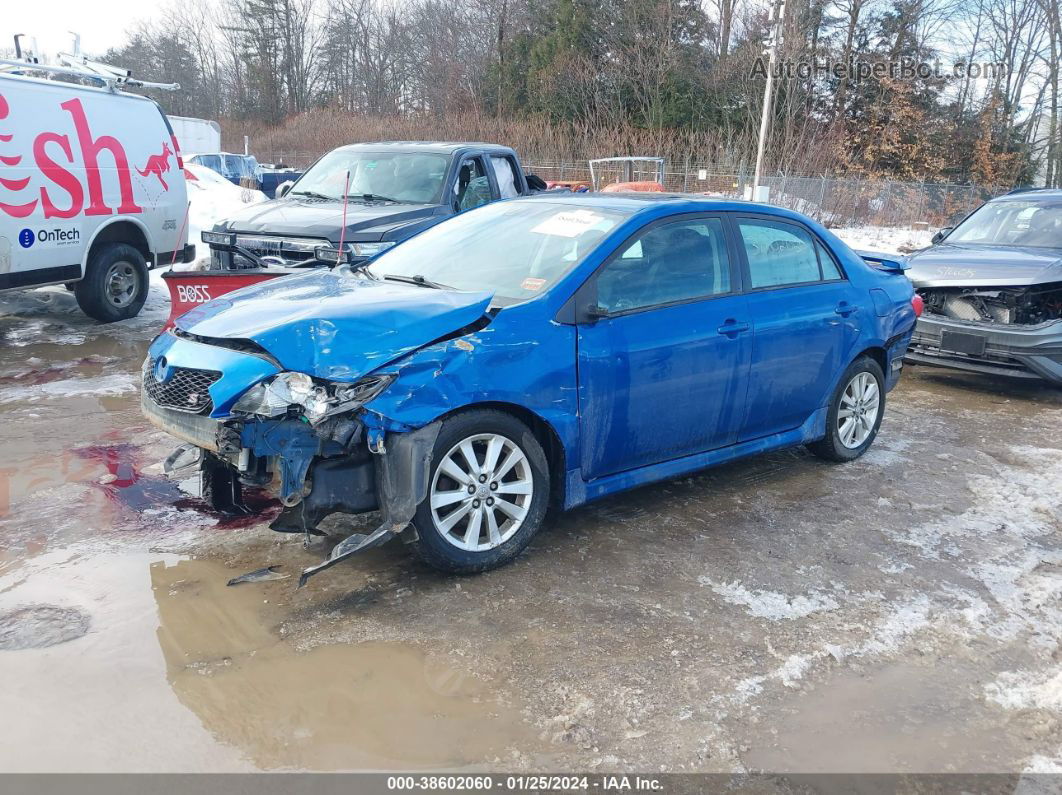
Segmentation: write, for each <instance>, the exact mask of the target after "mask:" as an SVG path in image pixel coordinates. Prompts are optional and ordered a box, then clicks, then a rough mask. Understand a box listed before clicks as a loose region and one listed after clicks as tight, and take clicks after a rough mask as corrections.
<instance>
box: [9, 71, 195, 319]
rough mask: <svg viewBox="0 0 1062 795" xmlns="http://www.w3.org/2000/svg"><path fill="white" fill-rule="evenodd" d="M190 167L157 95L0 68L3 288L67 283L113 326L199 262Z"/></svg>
mask: <svg viewBox="0 0 1062 795" xmlns="http://www.w3.org/2000/svg"><path fill="white" fill-rule="evenodd" d="M187 211H188V196H187V189H186V186H185V176H184V164H183V163H182V162H181V155H180V151H179V149H178V146H177V141H176V139H175V138H174V135H173V131H172V130H171V129H170V125H169V122H168V121H167V120H166V117H165V115H164V114H163V113H162V110H161V109H160V108H159V106H158V104H157V103H155V101H154V100H151V99H148V98H146V97H141V96H136V95H134V94H126V93H122V92H120V91H116V90H113V86H112V87H111V88H107V87H104V88H96V87H92V86H86V85H79V84H76V83H68V82H60V81H59V80H46V79H38V78H34V77H27V76H25V75H23V74H12V73H10V71H9V72H6V73H5V72H0V290H10V289H18V288H26V287H39V286H42V285H47V284H66V285H67V286H68V287H70V288H71V289H72V290H73V291H74V294H75V295H76V297H77V302H78V305H79V306H80V307H81V309H82V310H83V311H84V312H85V314H87V315H89V316H90V317H93V318H95V319H96V320H99V321H101V322H103V323H109V322H112V321H115V320H124V319H125V318H130V317H133V316H134V315H136V314H137V313H138V312H139V311H140V308H141V307H142V306H143V305H144V300H145V299H146V298H147V292H148V270H149V269H150V268H152V267H154V266H156V265H165V264H169V263H170V262H172V261H178V262H191V261H192V260H194V259H195V247H194V246H189V245H187V239H188V231H187V229H188V223H187V221H188V218H187Z"/></svg>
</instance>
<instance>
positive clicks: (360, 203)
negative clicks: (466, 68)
mask: <svg viewBox="0 0 1062 795" xmlns="http://www.w3.org/2000/svg"><path fill="white" fill-rule="evenodd" d="M532 180H534V178H533V177H532ZM532 192H533V190H532V189H531V188H529V186H528V178H527V176H526V175H525V174H524V171H523V168H522V167H521V166H520V161H519V159H518V158H517V156H516V152H514V151H513V150H512V149H510V148H508V147H506V146H498V145H496V144H483V143H435V142H424V141H393V142H386V143H361V144H352V145H350V146H343V147H340V148H338V149H334V150H333V151H331V152H329V153H328V154H326V155H325V156H324V157H322V158H321V159H320V160H318V161H317V162H316V163H314V164H313V165H312V166H311V167H310V168H309V169H308V170H307V171H306V173H305V174H303V175H302V176H301V177H300V178H299V179H298V180H297V181H296V182H295V183H294V184H292V185H290V186H289V187H288V188H287V189H286V190H284V188H283V186H282V187H281V190H280V191H278V195H279V198H277V199H275V200H273V201H270V202H266V203H264V204H258V205H254V206H251V207H248V208H247V209H245V210H242V211H240V212H238V213H237V214H236V215H233V216H231V217H230V218H227V219H226V220H225V221H223V222H221V223H219V224H217V225H216V226H215V227H214V229H213V230H212V231H209V232H204V233H203V242H204V243H207V244H208V245H209V246H210V254H211V262H210V268H211V269H212V270H226V271H231V270H240V269H245V268H255V269H260V268H262V267H263V265H265V266H272V267H284V268H292V267H295V268H297V267H299V266H300V265H309V264H311V262H312V261H314V256H315V255H314V250H315V249H316V248H318V247H321V246H324V247H329V246H331V247H335V246H338V245H339V243H340V240H341V239H342V242H343V248H344V249H346V250H348V251H349V252H350V256H351V258H352V259H353V260H358V259H368V258H370V257H374V256H375V255H377V254H379V253H380V252H381V251H384V250H386V249H388V248H390V247H391V246H393V245H395V244H396V243H400V242H402V241H403V240H405V239H407V238H409V237H411V236H412V235H415V234H416V233H417V232H420V231H422V230H423V229H426V228H427V227H429V226H431V225H433V224H436V223H438V222H439V221H442V220H444V219H445V218H447V217H449V216H451V215H454V214H455V213H459V212H462V211H464V210H470V209H472V208H473V207H478V206H480V205H481V204H486V203H487V202H490V201H495V200H496V199H506V198H512V197H515V196H522V195H526V194H528V193H532ZM344 205H345V207H344ZM344 212H345V213H346V225H345V228H344V223H343V218H344ZM247 255H251V256H247ZM252 257H253V259H252ZM314 264H316V263H314Z"/></svg>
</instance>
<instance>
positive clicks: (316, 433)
mask: <svg viewBox="0 0 1062 795" xmlns="http://www.w3.org/2000/svg"><path fill="white" fill-rule="evenodd" d="M141 407H142V409H143V412H144V416H145V417H146V418H147V419H148V420H149V421H150V422H151V423H152V424H154V425H155V426H157V427H158V428H161V429H162V430H164V431H166V432H167V433H169V434H171V435H173V436H176V437H177V438H179V439H181V440H183V441H185V442H188V443H190V444H192V445H194V446H195V447H197V448H199V449H200V450H204V451H206V453H205V454H203V455H202V456H201V457H200V459H199V462H198V466H199V472H200V478H201V482H202V492H203V495H204V496H205V497H207V498H208V499H210V501H211V502H212V504H213V505H214V507H215V508H216V509H218V510H221V511H226V512H238V513H249V512H250V511H249V510H248V509H247V508H246V506H245V505H244V504H243V499H242V486H244V485H254V486H259V487H263V488H267V489H269V490H271V491H273V492H275V493H276V494H277V496H278V497H279V498H280V501H281V502H282V503H283V504H284V506H285V508H284V510H283V511H282V512H281V514H280V516H278V517H277V518H276V519H275V520H274V521H273V523H272V524H271V525H270V526H271V527H272V528H273V529H274V530H277V531H280V532H289V533H291V532H295V533H299V532H301V533H305V534H307V535H309V534H311V533H316V534H318V535H320V534H321V533H320V532H319V531H317V525H318V524H319V523H320V522H321V521H322V520H323V519H324V518H325V517H327V516H329V515H330V514H333V513H352V514H358V513H365V512H368V511H373V510H379V511H380V513H381V518H382V521H381V524H380V526H379V527H378V528H377V529H376V530H375V531H374V532H373V533H371V534H370V535H360V534H355V535H353V536H350V537H348V538H346V539H344V540H343V541H342V542H340V543H339V544H337V545H336V546H335V548H333V550H332V552H331V554H330V555H329V557H328V558H327V559H326V560H325V561H323V562H322V563H320V564H318V565H317V566H313V567H311V568H309V569H307V570H306V571H304V572H303V574H302V577H301V578H300V580H299V585H300V586H301V585H302V584H304V583H305V582H306V579H307V578H309V577H310V576H312V575H314V574H316V573H317V572H319V571H323V570H324V569H327V568H329V567H331V566H334V565H335V564H336V563H338V562H340V561H341V560H345V559H346V558H348V557H350V556H352V555H354V554H356V553H358V552H361V551H363V550H365V549H369V548H372V547H375V546H379V545H380V544H382V543H384V542H385V541H388V540H390V539H391V538H393V537H395V536H396V535H397V534H399V533H400V532H402V531H403V530H404V529H406V527H408V526H409V524H410V522H412V520H413V514H414V513H415V512H416V509H417V506H418V505H419V504H420V503H421V502H422V501H423V500H424V498H425V497H426V495H427V492H428V472H429V471H430V465H431V451H432V448H433V447H434V445H435V439H436V437H437V436H438V434H439V428H440V426H441V424H440V423H439V422H434V423H431V424H429V425H426V426H424V427H423V428H418V429H416V430H412V431H408V432H404V433H386V434H385V433H382V432H381V431H380V430H379V429H366V427H365V426H364V425H363V424H362V422H361V421H359V420H357V419H354V418H351V417H344V418H335V419H334V420H328V421H326V422H324V423H321V424H319V425H317V426H311V425H310V424H309V423H306V422H303V421H302V420H300V419H295V418H285V419H278V420H266V419H258V420H253V419H213V418H210V417H206V416H202V415H195V414H189V413H186V412H181V411H177V410H174V409H168V408H165V407H163V406H159V405H158V404H156V403H155V402H154V401H153V400H152V399H151V397H150V396H149V395H148V394H147V393H146V392H144V393H143V394H142V396H141ZM370 439H371V440H374V441H373V442H372V443H371V444H370Z"/></svg>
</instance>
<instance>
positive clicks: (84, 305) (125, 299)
mask: <svg viewBox="0 0 1062 795" xmlns="http://www.w3.org/2000/svg"><path fill="white" fill-rule="evenodd" d="M147 293H148V269H147V263H146V262H145V261H144V255H143V254H141V253H140V252H139V251H137V250H136V249H135V248H133V247H132V246H130V245H128V244H126V243H108V244H106V245H104V246H101V247H100V248H99V249H97V250H96V251H94V252H93V254H92V256H91V257H90V258H89V262H88V267H87V268H86V269H85V278H84V279H82V280H81V281H79V282H78V283H77V284H76V285H75V286H74V297H75V298H77V305H78V306H80V307H81V311H82V312H84V313H85V314H86V315H88V316H89V317H91V318H94V319H95V320H98V321H100V322H101V323H113V322H115V321H116V320H127V319H128V318H131V317H136V316H137V315H138V314H139V313H140V310H141V308H142V307H143V306H144V301H146V300H147Z"/></svg>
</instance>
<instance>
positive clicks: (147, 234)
mask: <svg viewBox="0 0 1062 795" xmlns="http://www.w3.org/2000/svg"><path fill="white" fill-rule="evenodd" d="M122 221H128V222H129V223H131V224H133V225H134V226H136V228H137V229H139V230H140V232H141V234H143V235H144V240H146V241H147V247H148V256H147V258H146V259H147V261H148V268H149V269H150V268H153V267H155V266H157V265H158V262H157V261H156V260H157V252H156V250H155V241H154V239H153V238H152V235H151V231H150V230H149V229H148V228H147V224H145V223H144V222H143V221H141V220H140V219H139V218H137V217H135V216H132V215H116V216H114V217H113V218H110V219H108V220H107V222H106V223H104V224H100V226H99V227H98V228H97V229H96V231H95V232H93V233H92V237H91V238H89V241H88V243H86V244H85V248H84V250H83V251H82V253H81V276H82V277H84V275H85V267H86V266H87V265H88V253H89V252H90V251H92V246H93V245H94V244H95V243H96V239H97V238H98V237H99V236H100V233H101V232H102V231H103V230H104V229H106V228H107V227H109V226H113V225H114V224H117V223H121V222H122Z"/></svg>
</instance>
